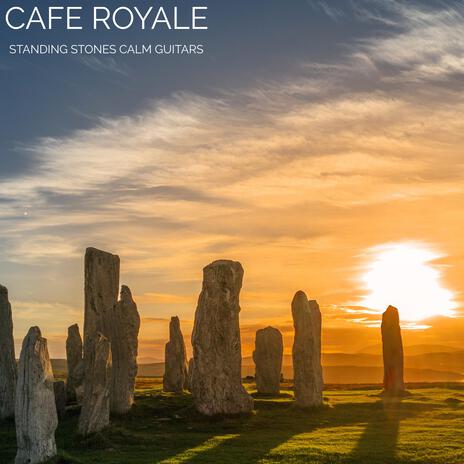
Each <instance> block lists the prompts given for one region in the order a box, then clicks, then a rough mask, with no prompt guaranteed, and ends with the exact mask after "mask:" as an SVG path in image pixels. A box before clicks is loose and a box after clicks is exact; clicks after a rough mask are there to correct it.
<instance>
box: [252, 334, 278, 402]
mask: <svg viewBox="0 0 464 464" xmlns="http://www.w3.org/2000/svg"><path fill="white" fill-rule="evenodd" d="M283 354H284V343H283V339H282V334H281V333H280V330H278V329H275V328H274V327H266V328H265V329H261V330H258V331H257V332H256V341H255V351H253V361H254V362H255V365H256V375H255V378H256V389H257V390H258V393H262V394H267V395H278V394H279V392H280V376H281V373H282V357H283Z"/></svg>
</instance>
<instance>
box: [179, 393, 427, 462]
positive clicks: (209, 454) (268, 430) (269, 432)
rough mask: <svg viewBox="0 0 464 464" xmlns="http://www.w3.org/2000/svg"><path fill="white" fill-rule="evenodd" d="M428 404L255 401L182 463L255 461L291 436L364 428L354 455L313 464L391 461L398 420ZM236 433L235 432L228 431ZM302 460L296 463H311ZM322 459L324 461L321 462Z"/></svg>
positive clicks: (412, 414) (320, 457)
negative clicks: (232, 426)
mask: <svg viewBox="0 0 464 464" xmlns="http://www.w3.org/2000/svg"><path fill="white" fill-rule="evenodd" d="M430 408H433V406H431V405H423V406H420V405H417V404H413V403H401V402H398V403H388V404H387V403H385V402H384V401H383V400H380V401H377V402H364V403H344V404H340V405H337V406H335V407H333V408H327V407H325V408H321V409H318V410H314V411H301V410H298V409H297V408H295V407H294V406H293V404H292V402H290V401H289V402H281V401H279V402H271V401H267V402H266V401H255V409H256V414H255V416H254V417H253V418H252V419H250V421H249V422H248V423H246V424H245V425H244V426H243V427H242V429H241V430H240V431H239V432H238V435H237V436H235V437H233V438H231V439H229V440H224V441H223V442H222V443H219V444H218V445H217V446H216V447H214V448H211V449H208V450H205V451H203V452H201V453H198V454H197V455H195V456H192V457H191V458H189V459H187V460H184V461H183V462H186V463H189V464H205V463H218V462H221V463H226V462H227V463H228V462H231V463H233V462H240V464H246V463H256V462H259V461H260V460H261V459H264V458H266V457H268V458H269V455H270V452H271V450H273V449H275V448H276V447H278V446H279V445H282V444H284V443H286V442H287V441H289V440H290V439H292V438H293V437H295V436H297V435H300V434H303V433H310V432H312V431H315V430H318V429H324V428H334V427H343V426H349V425H363V424H367V426H366V428H365V430H364V432H363V434H362V436H361V438H360V440H359V442H358V443H357V445H356V446H355V449H354V451H353V452H352V453H351V454H348V455H338V456H337V461H334V460H333V456H331V455H329V454H327V456H326V457H324V456H321V455H318V461H317V462H321V463H322V462H327V463H329V462H330V463H333V462H340V463H342V462H343V463H347V464H348V463H350V464H358V463H360V462H363V463H369V464H374V463H379V464H380V463H382V464H392V463H394V462H395V460H394V459H395V451H396V444H397V438H398V432H399V424H400V421H401V420H402V419H405V418H410V417H414V416H415V415H417V414H419V413H421V412H423V411H424V410H426V409H430ZM231 433H237V431H235V432H234V431H231ZM309 459H310V456H308V460H305V461H302V462H311V461H310V460H309ZM323 459H326V461H324V460H323Z"/></svg>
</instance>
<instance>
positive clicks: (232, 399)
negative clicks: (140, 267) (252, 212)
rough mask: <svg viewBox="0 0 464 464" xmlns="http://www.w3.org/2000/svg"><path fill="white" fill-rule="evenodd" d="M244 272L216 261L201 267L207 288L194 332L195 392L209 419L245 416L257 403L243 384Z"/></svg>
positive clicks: (200, 408)
mask: <svg viewBox="0 0 464 464" xmlns="http://www.w3.org/2000/svg"><path fill="white" fill-rule="evenodd" d="M242 280H243V268H242V266H241V264H240V263H238V262H234V261H225V260H221V261H215V262H214V263H212V264H210V265H209V266H206V267H205V268H204V269H203V288H202V291H201V294H200V297H199V300H198V306H197V310H196V313H195V324H194V328H193V334H192V345H193V357H194V363H195V368H194V370H193V376H192V377H193V378H192V391H193V398H194V403H195V407H196V409H197V410H198V411H199V412H200V413H202V414H204V415H207V416H215V415H221V414H226V415H227V414H244V413H249V412H251V410H252V409H253V400H252V398H251V397H250V396H249V395H248V393H247V392H246V390H245V388H244V387H243V385H242V380H241V363H242V356H241V342H240V326H239V313H240V304H239V295H240V290H241V288H242Z"/></svg>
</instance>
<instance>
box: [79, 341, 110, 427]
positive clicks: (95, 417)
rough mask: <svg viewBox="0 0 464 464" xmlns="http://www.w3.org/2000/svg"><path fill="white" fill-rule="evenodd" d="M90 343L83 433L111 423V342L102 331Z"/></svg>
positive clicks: (82, 425) (82, 416)
mask: <svg viewBox="0 0 464 464" xmlns="http://www.w3.org/2000/svg"><path fill="white" fill-rule="evenodd" d="M88 343H89V353H88V358H87V362H86V372H85V381H84V399H83V401H82V409H81V415H80V417H79V424H78V431H79V433H80V434H81V435H90V434H92V433H95V432H99V431H100V430H102V429H103V428H105V427H106V426H107V425H109V423H110V385H111V343H110V342H109V340H108V339H107V338H106V337H104V336H103V335H102V334H100V333H97V334H96V335H94V337H93V338H91V339H88ZM90 350H91V351H90Z"/></svg>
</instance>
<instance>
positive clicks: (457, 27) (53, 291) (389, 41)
mask: <svg viewBox="0 0 464 464" xmlns="http://www.w3.org/2000/svg"><path fill="white" fill-rule="evenodd" d="M402 14H404V18H403V20H404V27H403V28H401V29H400V30H399V31H396V32H395V33H392V34H390V35H385V36H376V37H372V38H370V39H366V40H365V41H364V42H362V43H353V44H350V45H349V46H347V54H346V58H345V60H344V61H343V62H334V63H332V62H328V63H326V62H319V63H312V62H309V63H300V64H299V66H298V70H297V71H295V70H292V72H291V73H290V72H289V73H288V75H284V76H282V78H281V79H280V80H266V79H265V78H263V79H261V80H259V81H258V80H257V82H256V83H255V84H254V85H251V86H248V87H246V88H236V89H218V90H217V92H216V94H215V95H213V96H211V95H209V96H202V95H197V94H191V93H179V94H176V95H173V96H172V97H170V98H168V99H163V100H158V101H154V102H149V103H147V105H146V107H145V108H144V109H143V110H140V111H139V112H137V113H136V114H132V115H128V116H127V117H118V118H102V119H100V120H98V121H96V122H95V125H94V127H93V128H91V129H89V130H81V131H75V132H73V133H71V134H69V135H68V136H66V137H61V138H43V139H41V140H39V141H37V143H36V144H35V145H34V146H31V147H29V150H30V151H31V152H32V153H34V154H36V155H37V157H38V158H40V160H41V164H40V167H39V168H38V169H37V170H36V171H35V172H33V173H28V174H26V175H24V176H23V177H21V178H16V179H14V180H11V181H8V180H7V181H3V182H2V183H0V196H1V197H2V198H21V199H22V210H21V218H22V219H21V220H14V221H5V225H4V229H3V234H4V237H5V239H4V243H5V245H4V246H5V249H4V251H3V253H4V254H5V256H6V258H5V259H7V261H8V268H6V267H5V268H4V269H1V270H0V280H1V282H2V284H4V285H6V286H7V287H9V288H10V297H11V300H12V302H13V309H14V323H15V336H16V338H17V340H18V343H19V341H20V340H21V338H22V337H23V336H24V335H25V333H26V332H27V329H28V327H29V326H31V325H33V324H38V325H40V327H41V329H42V331H43V333H44V336H46V337H48V339H49V341H50V348H51V349H50V351H51V355H52V356H54V357H62V356H63V355H64V336H65V333H66V328H67V326H68V325H70V324H72V323H75V322H79V323H80V324H81V326H82V315H83V256H84V250H85V247H87V246H95V247H98V248H102V249H105V250H107V251H111V252H113V253H116V254H119V255H120V257H121V263H122V264H121V271H122V276H121V277H122V278H121V283H124V284H127V285H129V286H130V287H131V289H132V291H133V294H134V295H135V298H136V301H137V302H138V306H139V310H140V312H141V315H142V320H143V325H142V330H141V339H140V341H141V343H140V356H141V358H144V359H146V358H150V359H162V356H163V350H164V343H165V342H166V338H167V335H168V330H167V324H168V320H169V317H170V316H171V315H178V316H179V317H180V318H181V321H182V326H183V328H184V332H185V334H186V335H188V334H189V333H190V331H191V328H192V323H193V317H194V310H195V305H196V299H197V297H198V293H199V291H200V288H201V277H202V268H203V267H204V266H205V265H207V264H208V263H210V262H211V261H213V260H215V259H218V258H227V259H234V260H238V261H240V262H241V263H242V265H243V267H244V269H245V279H244V288H243V294H242V300H241V301H242V313H241V322H242V335H243V342H244V348H243V351H244V354H245V355H248V354H249V353H250V351H251V344H252V341H253V336H254V333H255V330H256V329H258V328H261V327H264V326H266V325H269V324H272V325H275V326H276V327H278V328H280V329H281V330H283V331H284V333H285V343H286V346H285V348H286V350H287V352H288V351H289V350H290V347H291V337H292V329H291V319H290V302H291V300H292V297H293V295H294V293H295V292H296V291H297V290H299V289H302V290H304V291H306V292H307V294H308V295H309V296H310V297H311V298H314V299H317V300H318V301H319V303H320V304H321V307H322V311H323V318H324V323H323V325H324V334H323V337H324V350H325V351H347V352H354V351H356V350H358V349H361V348H363V347H364V346H368V345H372V344H377V343H378V342H379V340H380V338H379V337H380V335H379V329H378V328H375V327H370V326H371V325H373V324H372V322H376V321H377V322H378V321H379V318H380V316H379V314H378V313H377V314H369V313H367V314H366V313H365V311H364V310H362V311H361V312H359V311H358V312H354V313H353V312H347V311H346V310H344V309H343V308H344V307H346V306H353V305H356V304H359V302H361V301H362V300H363V298H364V297H365V296H366V288H365V287H364V286H363V282H362V277H363V275H364V274H365V273H366V271H367V269H368V267H369V264H370V262H371V261H372V255H371V254H370V252H369V250H370V249H372V247H378V246H381V245H385V244H391V243H396V244H397V243H404V242H417V243H421V244H422V246H424V247H426V248H428V249H430V250H433V251H435V252H436V253H437V255H439V256H440V257H439V258H438V259H436V260H435V261H434V262H431V263H428V265H430V266H432V268H433V269H435V271H436V272H437V273H438V274H439V276H440V282H441V285H442V286H443V287H444V288H446V289H448V290H449V291H451V292H452V293H453V298H454V301H455V302H456V308H455V315H456V316H458V317H457V318H455V319H452V320H451V319H448V318H438V319H437V320H433V321H428V322H427V324H428V325H430V326H431V328H429V329H427V330H408V331H407V333H405V334H404V338H405V343H406V344H417V343H433V344H444V345H449V346H456V347H459V346H462V345H461V340H462V333H463V332H464V320H463V319H461V318H459V316H463V315H464V310H463V308H464V306H463V299H464V298H463V292H464V241H463V240H462V231H463V230H464V214H463V210H464V182H463V181H464V179H463V177H464V164H463V151H462V150H463V146H464V94H463V92H462V79H459V78H458V77H457V74H458V75H459V73H460V72H463V70H464V67H463V65H462V53H461V50H460V49H459V47H457V46H456V47H452V46H451V45H450V44H451V43H461V42H462V40H461V39H462V34H461V32H462V31H461V28H462V26H461V23H459V22H458V21H454V20H453V17H452V16H444V17H442V16H440V17H437V15H434V14H430V15H428V16H427V14H426V13H424V12H422V16H420V18H421V20H420V21H419V20H417V21H415V20H413V19H412V18H416V17H419V16H417V12H412V13H411V12H409V13H408V10H407V8H405V11H404V12H402ZM408 14H409V16H408ZM414 14H416V16H414ZM443 18H445V19H443ZM446 18H448V19H446ZM424 24H426V26H427V28H428V29H427V34H425V33H424V32H423V31H424V27H425V26H424ZM456 37H458V39H457V40H454V39H455V38H456ZM405 43H407V44H408V47H407V49H405V47H404V44H405ZM427 50H429V51H430V53H426V51H427ZM432 52H433V53H432ZM440 57H441V58H440ZM0 207H1V212H2V215H3V216H4V217H5V218H8V217H9V215H10V216H12V217H13V215H16V216H17V214H18V211H17V210H14V211H13V209H12V208H13V206H9V203H8V202H4V203H2V204H1V205H0ZM15 207H16V206H15ZM23 215H24V216H23ZM16 216H15V217H16ZM410 278H411V279H414V278H415V276H411V277H410ZM420 285H421V284H420V282H419V283H417V282H415V283H414V286H413V287H414V288H415V289H416V291H417V289H418V288H420ZM424 291H426V288H425V287H424ZM399 309H400V313H401V308H399ZM437 311H438V312H439V311H440V309H439V308H437ZM424 324H425V323H424ZM374 325H375V324H374Z"/></svg>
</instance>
